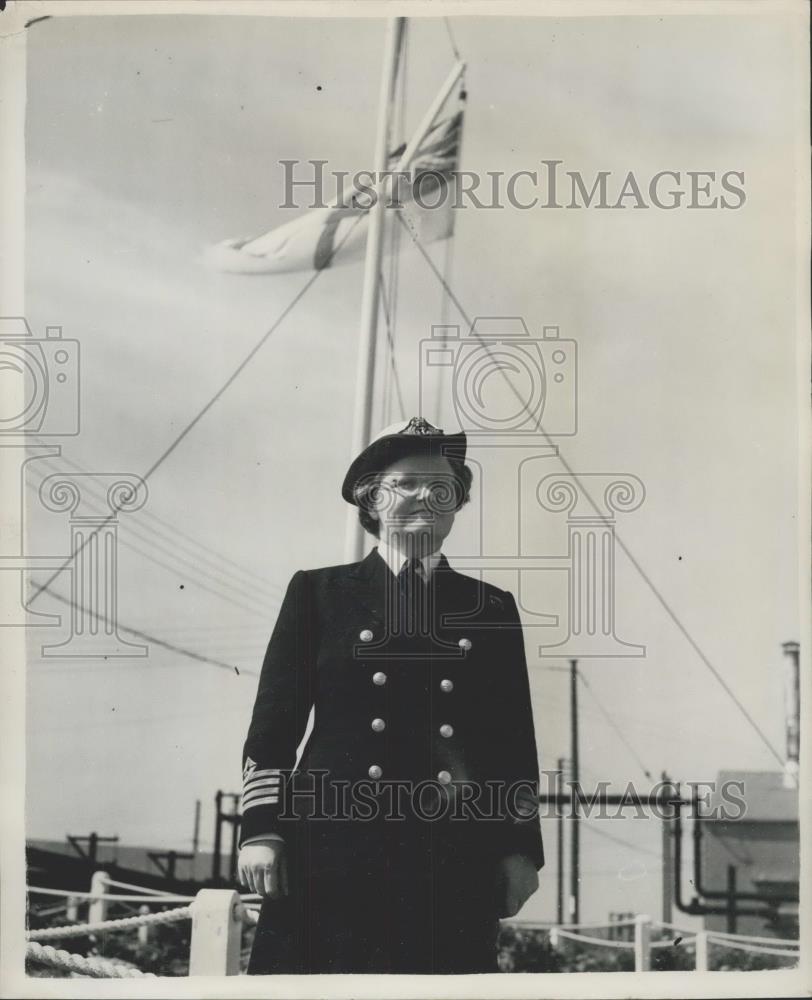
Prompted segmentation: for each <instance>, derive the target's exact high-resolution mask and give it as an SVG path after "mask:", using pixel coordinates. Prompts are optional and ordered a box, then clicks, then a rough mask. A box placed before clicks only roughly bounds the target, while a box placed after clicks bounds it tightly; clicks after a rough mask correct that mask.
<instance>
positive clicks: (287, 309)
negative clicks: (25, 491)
mask: <svg viewBox="0 0 812 1000" xmlns="http://www.w3.org/2000/svg"><path fill="white" fill-rule="evenodd" d="M363 218H366V216H365V215H362V214H359V215H356V217H355V218H354V219H353V221H352V222H351V223H350V225H349V226H348V227H347V231H346V233H345V234H344V236H343V237H342V238H341V240H340V241H339V242H338V243H337V244H336V245H335V246H334V247H333V250H332V253H331V255H330V260H332V258H333V257H335V255H336V254H337V253H338V251H339V250H340V249H341V247H342V246H343V245H344V243H345V242H346V241H347V240H348V239H349V237H350V236H351V235H352V233H353V232H354V231H355V227H356V226H357V225H358V223H359V222H360V221H361V219H363ZM328 263H329V262H328ZM325 269H326V268H321V269H320V270H318V271H314V272H313V274H311V275H310V277H309V278H308V279H307V281H306V282H305V283H304V284H303V285H302V287H301V288H300V289H299V291H298V292H297V293H296V294H295V295H294V296H293V298H292V299H291V301H290V302H289V303H288V304H287V305H286V306H285V308H284V309H283V310H282V312H281V313H280V314H279V315H278V316H277V317H276V319H275V320H274V322H273V323H272V324H271V325H270V327H269V328H268V329H267V330H266V331H265V333H264V334H263V335H262V336H261V337H260V338H259V340H258V341H257V342H256V344H254V346H253V347H252V348H251V350H250V351H249V352H248V354H246V355H245V357H244V358H243V359H242V361H240V363H239V364H238V365H237V367H236V368H235V369H234V370H233V371H232V372H231V374H230V375H229V376H228V378H227V379H226V380H225V382H223V384H222V385H221V386H220V388H219V389H218V390H217V391H216V392H215V393H214V395H213V396H212V397H211V398H210V399H209V400H208V402H207V403H206V404H205V405H204V406H203V407H201V409H200V410H198V412H197V414H196V415H195V416H194V417H193V418H192V419H191V420H190V421H189V422H188V423H187V424H186V426H185V427H184V428H183V430H182V431H181V432H180V434H178V435H177V437H175V439H174V440H173V441H172V442H171V443H170V444H169V446H168V447H167V448H165V449H164V451H163V452H162V453H161V454H160V455H159V456H158V458H157V459H155V461H154V462H153V463H152V465H151V466H150V467H149V468H148V469H147V471H146V472H145V473H143V475H142V476H141V477H140V478H141V479H143V480H144V481H145V482H146V481H147V480H148V479H149V478H150V476H152V475H153V474H154V473H155V472H156V471H157V469H159V468H160V466H161V465H163V463H164V462H165V461H166V460H167V459H168V458H169V456H170V455H171V454H172V453H173V452H174V451H175V449H176V448H177V447H178V446H179V445H180V443H181V442H182V441H183V440H184V439H185V438H186V437H187V436H188V435H189V434H190V433H191V432H192V430H193V429H194V428H195V427H196V426H197V425H198V424H199V423H200V421H201V420H202V419H203V417H204V416H205V415H206V414H207V413H208V412H209V410H210V409H211V408H212V407H213V406H214V404H215V403H216V402H217V401H218V400H219V399H220V398H221V396H223V395H224V393H225V392H226V390H227V389H228V388H229V387H230V386H231V385H232V384H233V383H234V382H235V381H236V379H237V378H238V377H239V375H240V374H241V373H242V372H243V370H244V369H245V368H247V367H248V365H249V364H250V363H251V362H252V361H253V360H254V358H255V357H256V356H257V354H258V353H259V352H260V350H261V349H262V348H263V347H264V346H265V344H266V342H267V341H268V340H269V339H270V338H271V336H272V335H273V334H274V333H275V332H276V331H277V330H278V329H279V327H280V326H281V325H282V323H283V322H284V321H285V319H287V317H288V316H289V315H290V313H291V312H293V310H294V309H295V308H296V306H297V305H298V304H299V302H301V300H302V299H303V298H304V297H305V295H306V294H307V293H308V292H309V291H310V289H311V288H312V287H313V285H315V283H316V282H317V281H318V279H319V277H320V276H321V274H322V272H323V271H324V270H325ZM114 517H115V514H111V515H110V517H109V518H107V519H106V520H105V522H103V523H102V524H101V525H99V526H98V527H97V528H95V529H94V530H93V531H92V532H90V533H89V534H88V536H87V538H86V539H85V541H84V542H83V544H82V548H85V547H86V546H87V545H88V544H89V542H90V540H91V539H92V538H95V537H96V536H97V535H98V533H99V531H100V530H101V528H103V527H104V526H105V524H108V523H109V522H110V521H111V520H112V519H113V518H114ZM72 558H73V557H72V556H70V557H68V559H67V561H66V562H65V563H64V564H63V565H62V566H61V567H60V568H59V569H57V570H55V571H54V573H52V575H51V576H50V577H49V578H48V580H47V581H46V583H44V584H40V585H39V589H38V590H37V592H36V593H35V594H34V595H33V597H32V598H31V600H33V599H34V598H36V597H37V596H38V594H40V593H42V590H43V589H44V588H46V587H47V586H48V584H51V583H53V582H54V580H55V579H56V578H57V576H58V575H59V574H60V573H61V572H62V570H65V569H67V568H68V566H69V565H70V562H71V559H72Z"/></svg>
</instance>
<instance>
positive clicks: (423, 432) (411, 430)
mask: <svg viewBox="0 0 812 1000" xmlns="http://www.w3.org/2000/svg"><path fill="white" fill-rule="evenodd" d="M400 433H401V434H413V435H416V436H421V437H426V436H429V435H433V434H442V433H443V432H442V430H441V429H440V428H439V427H434V426H433V425H432V424H430V423H429V422H428V420H426V419H425V418H424V417H412V419H411V420H410V421H409V423H408V424H406V426H405V427H404V428H403V430H402V431H401V432H400Z"/></svg>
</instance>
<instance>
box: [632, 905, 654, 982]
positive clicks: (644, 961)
mask: <svg viewBox="0 0 812 1000" xmlns="http://www.w3.org/2000/svg"><path fill="white" fill-rule="evenodd" d="M650 969H651V917H649V916H646V915H645V914H638V915H637V916H636V917H635V918H634V971H635V972H648V971H649V970H650Z"/></svg>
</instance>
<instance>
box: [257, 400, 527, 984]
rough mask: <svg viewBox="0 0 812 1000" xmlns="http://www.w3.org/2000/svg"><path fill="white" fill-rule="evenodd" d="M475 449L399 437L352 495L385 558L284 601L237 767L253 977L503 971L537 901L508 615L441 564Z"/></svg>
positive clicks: (413, 430) (376, 448)
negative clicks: (509, 926) (509, 943)
mask: <svg viewBox="0 0 812 1000" xmlns="http://www.w3.org/2000/svg"><path fill="white" fill-rule="evenodd" d="M465 450H466V438H465V435H464V434H462V433H460V434H450V435H447V434H444V433H443V431H441V430H439V429H437V428H435V427H433V426H432V425H431V424H429V423H428V422H427V421H425V420H423V419H422V418H413V419H412V420H410V421H409V422H408V424H406V425H405V426H403V424H398V425H394V426H392V427H389V428H387V429H386V430H385V431H384V432H383V433H382V434H380V435H379V436H378V437H377V438H376V439H375V440H374V441H373V442H372V443H371V444H370V445H369V446H368V447H367V448H365V449H364V451H363V452H362V453H361V454H360V455H359V456H358V457H357V458H356V459H355V461H354V462H353V463H352V465H351V466H350V469H349V471H348V472H347V475H346V478H345V480H344V485H343V487H342V495H343V497H344V499H345V500H347V501H348V502H349V503H351V504H354V505H356V506H358V508H359V517H360V520H361V524H362V525H363V526H364V527H365V528H366V530H367V531H369V532H370V533H372V534H373V535H375V536H376V537H377V539H378V545H377V547H376V548H374V549H373V550H372V551H371V552H370V554H369V555H368V556H367V557H366V558H365V559H363V560H362V561H361V562H358V563H352V564H350V565H344V566H333V567H328V568H325V569H316V570H308V571H299V572H297V573H296V574H295V575H294V576H293V579H292V580H291V582H290V585H289V586H288V590H287V593H286V595H285V599H284V601H283V604H282V607H281V609H280V612H279V617H278V619H277V622H276V626H275V628H274V631H273V635H272V636H271V640H270V643H269V645H268V650H267V653H266V655H265V660H264V662H263V665H262V672H261V676H260V681H259V687H258V691H257V696H256V702H255V705H254V711H253V715H252V719H251V724H250V727H249V730H248V736H247V738H246V741H245V746H244V752H243V800H242V826H241V835H240V843H241V850H240V858H239V868H240V877H241V879H242V881H243V882H244V883H245V885H246V886H247V887H248V888H249V889H250V890H252V891H255V892H258V893H259V894H260V895H262V896H263V897H264V899H263V904H262V909H261V912H260V918H259V923H258V925H257V931H256V936H255V939H254V945H253V949H252V952H251V960H250V964H249V969H248V971H249V973H250V974H263V973H331V972H335V973H364V972H367V973H468V972H495V971H498V968H497V964H496V935H497V931H498V919H499V917H502V916H512V915H513V914H515V913H516V912H518V910H519V908H520V907H521V906H522V905H523V903H524V902H525V900H526V899H527V898H528V897H529V896H530V895H531V894H532V893H533V892H535V890H536V889H537V887H538V875H537V872H538V870H539V869H540V868H541V867H542V865H543V864H544V854H543V850H542V843H541V833H540V828H539V821H538V815H537V811H536V810H535V809H534V808H530V809H528V803H534V801H535V800H534V796H535V795H536V794H537V786H538V759H537V752H536V744H535V736H534V727H533V717H532V712H531V706H530V693H529V686H528V678H527V666H526V662H525V654H524V643H523V638H522V631H521V623H520V620H519V616H518V612H517V609H516V604H515V602H514V600H513V597H512V596H511V595H510V594H509V593H508V592H506V591H502V590H499V589H498V588H496V587H493V586H490V585H489V584H486V583H482V582H481V581H479V580H477V579H474V578H473V577H468V576H464V575H462V574H460V573H456V572H455V571H453V570H452V569H451V568H450V566H449V564H448V562H447V561H446V559H445V557H444V556H443V555H442V553H441V546H442V543H443V540H444V539H445V538H446V536H447V535H448V533H449V531H450V530H451V526H452V524H453V522H454V516H455V513H456V511H457V510H459V508H460V507H462V506H463V504H464V503H465V502H467V500H468V497H469V490H470V486H471V471H470V469H469V468H468V467H467V466H466V465H465V464H464V463H465ZM313 706H315V714H314V726H313V730H312V732H311V735H310V737H309V739H308V741H307V744H306V746H305V747H304V748H303V750H302V754H301V759H300V761H299V763H298V765H297V766H296V768H295V771H294V765H295V763H296V749H297V746H298V745H299V743H300V742H301V740H302V738H303V736H304V733H305V729H306V725H307V720H308V716H309V713H310V710H311V707H313Z"/></svg>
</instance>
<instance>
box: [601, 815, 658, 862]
mask: <svg viewBox="0 0 812 1000" xmlns="http://www.w3.org/2000/svg"><path fill="white" fill-rule="evenodd" d="M583 829H585V830H589V831H590V833H595V834H597V835H598V836H599V837H604V838H605V839H606V840H611V841H613V842H614V843H615V844H622V845H623V846H624V847H630V848H631V849H632V850H633V851H636V852H637V853H638V854H651V855H653V856H654V857H655V858H659V857H660V855H659V854H658V853H657V851H655V850H652V848H650V847H641V846H640V845H639V844H635V843H633V842H632V841H631V840H626V838H625V837H618V836H617V834H614V833H609V832H608V831H607V830H604V829H603V828H602V827H598V826H592V825H591V824H589V823H584V824H583Z"/></svg>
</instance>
